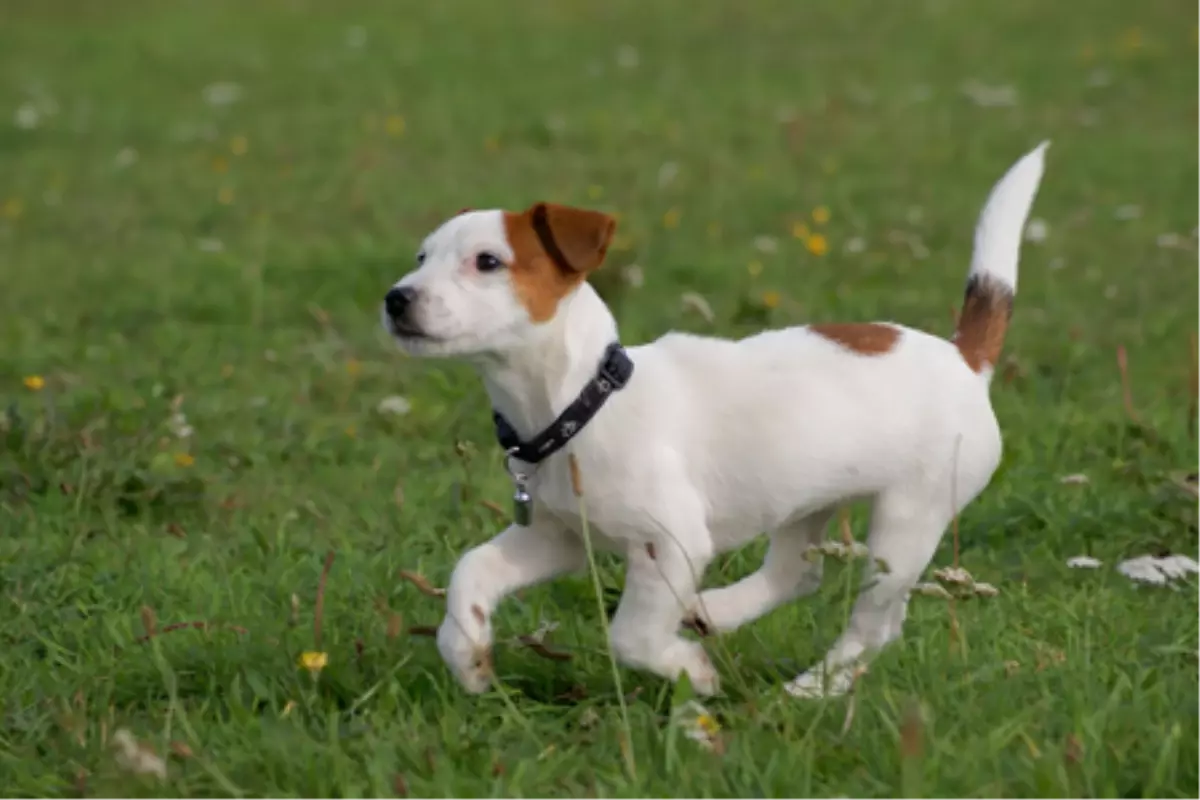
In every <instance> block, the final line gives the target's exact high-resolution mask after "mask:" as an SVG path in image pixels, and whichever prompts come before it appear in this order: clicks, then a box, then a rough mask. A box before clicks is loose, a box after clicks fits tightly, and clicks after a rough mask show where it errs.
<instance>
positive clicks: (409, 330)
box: [388, 318, 433, 341]
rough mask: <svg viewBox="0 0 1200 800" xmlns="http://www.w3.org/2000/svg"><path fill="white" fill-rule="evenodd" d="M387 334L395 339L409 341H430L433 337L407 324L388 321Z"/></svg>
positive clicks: (392, 320)
mask: <svg viewBox="0 0 1200 800" xmlns="http://www.w3.org/2000/svg"><path fill="white" fill-rule="evenodd" d="M388 332H389V333H391V334H392V336H394V337H396V338H397V339H403V340H410V341H432V340H433V337H432V336H430V335H429V334H428V333H426V332H425V331H423V330H421V329H420V328H418V327H417V326H415V325H413V324H412V323H409V322H404V321H397V320H394V319H390V318H389V319H388Z"/></svg>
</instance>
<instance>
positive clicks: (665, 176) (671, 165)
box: [658, 161, 679, 189]
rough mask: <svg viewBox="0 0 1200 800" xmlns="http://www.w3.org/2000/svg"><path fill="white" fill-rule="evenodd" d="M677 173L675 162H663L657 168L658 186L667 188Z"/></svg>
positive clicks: (677, 167) (677, 168) (677, 166)
mask: <svg viewBox="0 0 1200 800" xmlns="http://www.w3.org/2000/svg"><path fill="white" fill-rule="evenodd" d="M678 175H679V165H678V164H676V163H675V162H674V161H667V162H664V163H663V165H662V166H661V167H659V168H658V188H660V189H665V188H667V186H669V185H670V184H671V183H672V182H673V181H674V180H675V178H676V177H678Z"/></svg>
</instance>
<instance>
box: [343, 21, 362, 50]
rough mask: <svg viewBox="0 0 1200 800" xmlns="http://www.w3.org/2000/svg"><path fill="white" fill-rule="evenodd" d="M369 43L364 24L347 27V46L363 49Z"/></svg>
mask: <svg viewBox="0 0 1200 800" xmlns="http://www.w3.org/2000/svg"><path fill="white" fill-rule="evenodd" d="M366 43H367V29H366V28H364V27H363V26H362V25H351V26H350V27H349V28H347V29H346V47H349V48H350V49H351V50H361V49H362V48H363V47H364V46H365V45H366Z"/></svg>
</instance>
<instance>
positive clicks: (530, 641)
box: [517, 633, 574, 661]
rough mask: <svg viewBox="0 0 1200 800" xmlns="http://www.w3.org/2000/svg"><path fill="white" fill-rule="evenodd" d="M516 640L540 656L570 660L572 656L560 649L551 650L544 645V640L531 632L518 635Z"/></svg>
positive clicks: (556, 659) (554, 659) (557, 659)
mask: <svg viewBox="0 0 1200 800" xmlns="http://www.w3.org/2000/svg"><path fill="white" fill-rule="evenodd" d="M517 641H518V642H520V643H521V644H522V645H524V646H525V647H527V648H529V649H530V650H532V651H533V652H535V653H537V654H538V655H539V656H541V657H542V658H548V659H550V660H551V661H570V660H571V659H572V658H574V656H572V655H571V654H570V653H564V652H562V651H560V650H551V649H550V648H549V647H547V646H546V643H545V642H543V641H542V640H541V639H539V638H538V637H536V636H534V635H533V634H531V633H526V634H524V635H522V636H518V637H517Z"/></svg>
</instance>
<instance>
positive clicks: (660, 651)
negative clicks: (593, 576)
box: [610, 540, 718, 695]
mask: <svg viewBox="0 0 1200 800" xmlns="http://www.w3.org/2000/svg"><path fill="white" fill-rule="evenodd" d="M646 541H647V540H639V541H635V542H634V543H632V544H631V545H630V548H629V552H628V558H629V563H628V567H627V570H626V573H625V592H624V594H622V595H621V604H620V606H619V607H618V608H617V613H616V616H615V617H614V618H613V622H612V629H611V631H610V636H611V638H612V648H613V652H614V653H616V655H617V658H619V659H620V660H621V661H623V662H624V663H626V664H628V665H629V666H632V667H636V668H639V669H644V670H648V671H650V672H654V673H657V674H659V675H662V676H663V677H665V678H669V679H671V680H675V679H677V678H678V677H679V674H680V673H681V672H686V673H687V674H688V678H689V679H690V680H691V682H692V686H693V687H694V688H695V689H696V691H697V693H699V694H703V695H710V694H715V693H716V691H717V689H718V678H717V671H716V669H715V668H714V667H713V664H712V661H711V660H709V657H708V654H707V653H706V652H705V651H704V646H703V645H701V644H700V643H699V642H694V641H690V640H688V639H684V638H681V637H680V636H679V634H678V629H679V623H680V620H681V619H682V618H683V615H684V613H685V612H686V610H687V609H688V608H690V607H691V606H692V605H693V604H694V603H695V600H696V584H697V581H698V580H699V578H700V576H701V575H703V574H704V568H705V567H707V566H708V562H709V561H710V560H711V559H712V554H711V549H710V548H706V547H699V546H697V547H695V548H690V549H691V550H692V552H687V551H685V549H684V546H683V545H681V544H680V543H679V542H678V541H671V542H668V543H665V544H660V543H654V544H647V543H646Z"/></svg>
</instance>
